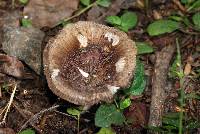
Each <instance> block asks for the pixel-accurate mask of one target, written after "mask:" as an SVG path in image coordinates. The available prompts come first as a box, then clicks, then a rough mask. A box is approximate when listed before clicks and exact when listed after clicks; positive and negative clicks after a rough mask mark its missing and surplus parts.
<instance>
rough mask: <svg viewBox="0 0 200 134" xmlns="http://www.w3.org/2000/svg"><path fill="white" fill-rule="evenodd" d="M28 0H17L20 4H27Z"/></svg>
mask: <svg viewBox="0 0 200 134" xmlns="http://www.w3.org/2000/svg"><path fill="white" fill-rule="evenodd" d="M28 1H29V0H19V2H20V3H22V4H24V5H25V4H27V3H28Z"/></svg>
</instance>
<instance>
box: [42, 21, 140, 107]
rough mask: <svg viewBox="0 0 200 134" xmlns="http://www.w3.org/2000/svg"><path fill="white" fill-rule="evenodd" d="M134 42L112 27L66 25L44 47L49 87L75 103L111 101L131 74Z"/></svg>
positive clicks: (126, 83) (132, 71) (134, 62)
mask: <svg viewBox="0 0 200 134" xmlns="http://www.w3.org/2000/svg"><path fill="white" fill-rule="evenodd" d="M136 52H137V50H136V45H135V42H134V41H132V40H131V39H129V38H128V36H127V34H126V33H124V32H122V31H119V30H117V29H115V28H112V27H108V26H105V25H101V24H97V23H94V22H88V21H79V22H76V23H74V24H68V25H67V26H66V27H64V28H63V30H61V32H60V33H59V34H58V35H57V36H56V37H55V38H54V39H52V40H50V41H49V42H48V44H47V46H46V47H45V50H44V54H43V60H44V72H45V75H46V78H47V82H48V85H49V87H50V89H51V90H52V91H53V92H54V93H55V94H56V95H58V96H59V97H60V98H62V99H64V100H67V101H69V102H71V103H74V104H77V105H93V104H95V103H98V102H101V101H105V102H111V101H112V100H113V96H114V94H115V93H116V92H117V90H119V89H125V88H128V87H129V86H130V85H131V81H132V79H133V75H134V69H135V64H136Z"/></svg>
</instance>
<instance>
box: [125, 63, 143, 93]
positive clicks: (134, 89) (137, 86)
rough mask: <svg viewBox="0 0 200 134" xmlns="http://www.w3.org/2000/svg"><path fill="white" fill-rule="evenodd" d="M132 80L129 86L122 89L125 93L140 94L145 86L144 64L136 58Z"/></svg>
mask: <svg viewBox="0 0 200 134" xmlns="http://www.w3.org/2000/svg"><path fill="white" fill-rule="evenodd" d="M134 76H135V77H134V80H133V82H132V85H131V87H130V88H128V89H126V90H124V92H125V93H126V94H127V95H141V94H142V93H143V91H144V89H145V86H146V78H145V75H144V65H143V64H142V63H141V62H140V61H139V60H137V62H136V69H135V75H134Z"/></svg>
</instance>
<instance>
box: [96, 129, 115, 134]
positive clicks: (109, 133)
mask: <svg viewBox="0 0 200 134" xmlns="http://www.w3.org/2000/svg"><path fill="white" fill-rule="evenodd" d="M97 134H116V133H115V132H114V131H113V130H112V129H111V128H101V129H100V130H99V132H98V133H97Z"/></svg>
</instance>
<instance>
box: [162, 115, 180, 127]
mask: <svg viewBox="0 0 200 134" xmlns="http://www.w3.org/2000/svg"><path fill="white" fill-rule="evenodd" d="M162 122H163V123H164V124H167V125H170V126H174V127H176V128H178V127H179V119H178V118H177V119H171V118H166V117H163V120H162Z"/></svg>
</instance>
